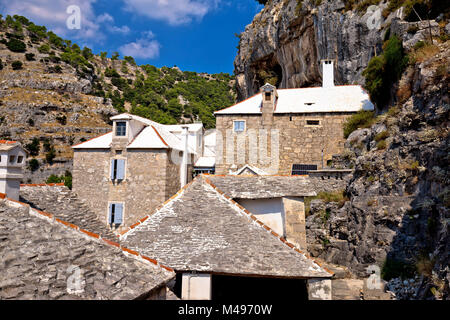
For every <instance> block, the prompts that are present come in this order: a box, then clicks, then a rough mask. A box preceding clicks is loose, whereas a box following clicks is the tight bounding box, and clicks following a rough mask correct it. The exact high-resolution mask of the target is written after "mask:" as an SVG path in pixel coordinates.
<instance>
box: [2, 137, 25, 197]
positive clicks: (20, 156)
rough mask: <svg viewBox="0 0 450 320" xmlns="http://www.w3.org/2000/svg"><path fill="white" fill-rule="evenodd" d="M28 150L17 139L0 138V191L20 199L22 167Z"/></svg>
mask: <svg viewBox="0 0 450 320" xmlns="http://www.w3.org/2000/svg"><path fill="white" fill-rule="evenodd" d="M26 157H27V152H26V151H25V150H24V149H23V148H22V146H21V145H20V143H18V142H16V141H7V140H0V192H1V193H4V194H6V195H8V197H9V198H11V199H14V200H19V187H20V181H21V180H22V178H23V174H22V167H23V166H24V164H25V159H26Z"/></svg>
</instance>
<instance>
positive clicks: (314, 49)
mask: <svg viewBox="0 0 450 320" xmlns="http://www.w3.org/2000/svg"><path fill="white" fill-rule="evenodd" d="M298 3H302V4H301V7H300V6H299V5H298ZM386 6H387V4H383V3H381V4H379V5H378V6H371V7H369V8H368V10H367V11H366V12H365V13H364V12H355V11H352V10H346V9H345V4H344V2H343V1H322V4H320V5H319V6H315V5H313V4H311V3H310V1H297V0H272V1H269V3H268V4H267V5H266V6H265V7H264V9H263V10H262V11H261V12H260V13H258V14H257V15H256V16H255V18H254V20H253V22H252V23H251V24H249V25H248V26H247V27H246V28H245V31H244V32H243V33H242V34H241V35H240V43H239V52H238V55H237V57H236V59H235V62H234V65H235V74H236V80H237V89H238V97H239V99H241V100H242V99H245V98H248V97H249V96H252V95H254V94H255V93H257V92H258V90H259V88H260V87H261V86H262V85H263V84H264V83H265V82H270V83H272V84H274V85H277V86H278V87H279V88H298V87H305V86H315V85H321V83H322V80H321V79H322V75H321V72H322V71H321V68H320V60H321V59H336V61H337V63H336V64H335V65H337V67H336V71H335V83H336V84H363V82H364V80H363V77H362V71H363V70H364V69H365V68H366V67H367V64H368V62H369V60H370V59H371V58H372V57H373V56H374V55H375V54H376V53H380V52H381V50H382V43H383V37H384V34H385V31H386V30H387V26H388V25H389V23H390V22H391V20H392V19H393V18H394V17H395V16H396V15H397V13H396V12H394V13H391V14H390V15H389V16H388V17H387V18H386V19H385V18H383V16H382V15H381V12H382V10H383V9H384V8H385V7H386Z"/></svg>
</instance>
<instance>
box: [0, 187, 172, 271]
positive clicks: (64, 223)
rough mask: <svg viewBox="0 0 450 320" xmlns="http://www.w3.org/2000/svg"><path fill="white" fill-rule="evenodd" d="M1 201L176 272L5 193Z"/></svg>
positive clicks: (2, 194)
mask: <svg viewBox="0 0 450 320" xmlns="http://www.w3.org/2000/svg"><path fill="white" fill-rule="evenodd" d="M0 199H4V200H6V204H7V205H9V204H10V203H11V202H12V203H13V206H14V205H20V206H21V207H25V208H28V213H29V214H32V213H34V214H35V215H36V216H37V217H40V218H43V219H46V220H50V221H51V222H56V223H58V224H60V225H62V226H63V227H65V228H67V230H72V231H76V232H78V233H81V234H83V235H85V236H88V237H90V238H92V240H97V241H103V242H102V243H104V244H106V245H108V246H110V247H116V248H119V249H120V250H121V251H122V252H123V253H124V254H125V255H127V254H131V255H133V256H134V257H133V258H138V260H140V261H144V260H145V261H144V262H146V263H149V262H150V263H152V264H153V265H156V266H159V267H160V268H163V269H165V270H167V271H169V272H174V270H173V269H172V268H170V267H168V266H166V265H164V264H161V263H159V262H158V261H157V260H155V259H151V258H149V257H147V256H144V255H141V254H140V253H139V252H136V251H134V250H131V249H128V248H126V247H124V246H122V245H121V244H119V243H117V242H114V241H111V240H108V239H106V238H102V237H101V235H100V234H97V233H93V232H90V231H88V230H85V229H82V228H80V227H79V226H77V225H75V224H73V223H70V222H67V221H64V220H62V219H59V218H56V217H55V215H54V214H51V213H48V212H45V211H41V210H38V209H35V208H32V207H31V206H30V205H29V204H27V203H24V202H21V201H17V200H14V199H10V198H7V197H6V194H4V193H0ZM8 202H10V203H8Z"/></svg>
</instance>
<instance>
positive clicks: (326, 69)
mask: <svg viewBox="0 0 450 320" xmlns="http://www.w3.org/2000/svg"><path fill="white" fill-rule="evenodd" d="M331 87H334V60H330V59H324V60H322V88H331Z"/></svg>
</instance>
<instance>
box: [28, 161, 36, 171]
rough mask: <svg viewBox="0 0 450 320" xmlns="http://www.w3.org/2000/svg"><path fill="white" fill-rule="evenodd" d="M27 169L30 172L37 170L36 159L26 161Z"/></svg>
mask: <svg viewBox="0 0 450 320" xmlns="http://www.w3.org/2000/svg"><path fill="white" fill-rule="evenodd" d="M28 169H29V170H30V171H31V172H34V171H36V170H37V169H39V161H37V160H36V159H34V158H33V159H31V160H30V161H28Z"/></svg>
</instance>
